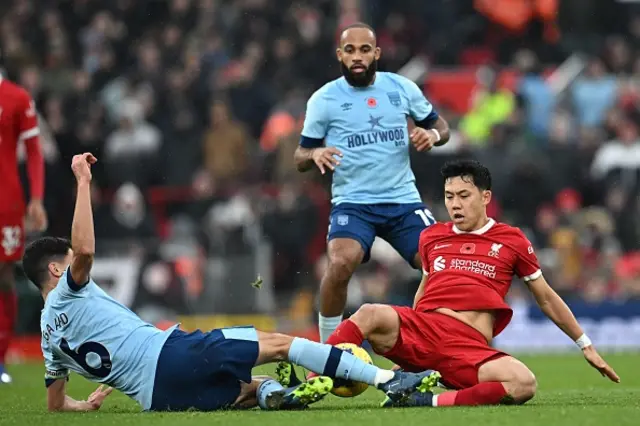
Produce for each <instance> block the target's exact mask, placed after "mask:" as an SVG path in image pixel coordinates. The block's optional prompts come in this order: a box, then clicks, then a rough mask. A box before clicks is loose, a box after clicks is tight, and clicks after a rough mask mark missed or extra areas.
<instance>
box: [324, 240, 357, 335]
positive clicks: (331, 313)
mask: <svg viewBox="0 0 640 426" xmlns="http://www.w3.org/2000/svg"><path fill="white" fill-rule="evenodd" d="M327 255H328V258H329V264H328V265H327V269H326V271H325V273H324V276H323V277H322V281H321V282H320V316H319V326H320V341H321V342H325V341H326V340H327V338H328V337H329V336H330V335H331V333H333V331H334V330H335V329H336V328H337V327H338V325H339V324H340V323H341V322H342V315H343V312H344V307H345V305H346V303H347V286H348V285H349V280H351V276H352V275H353V273H354V271H355V270H356V268H357V267H358V265H360V263H362V259H363V258H364V250H363V249H362V246H361V245H360V243H359V242H358V241H356V240H352V239H350V238H335V239H333V240H331V241H329V245H328V248H327Z"/></svg>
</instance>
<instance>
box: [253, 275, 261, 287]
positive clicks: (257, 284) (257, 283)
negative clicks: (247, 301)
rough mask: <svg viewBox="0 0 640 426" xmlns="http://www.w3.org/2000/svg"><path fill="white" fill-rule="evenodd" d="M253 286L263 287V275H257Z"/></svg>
mask: <svg viewBox="0 0 640 426" xmlns="http://www.w3.org/2000/svg"><path fill="white" fill-rule="evenodd" d="M251 287H253V288H257V289H261V288H262V277H261V276H260V274H258V276H257V277H256V279H255V281H254V282H252V283H251Z"/></svg>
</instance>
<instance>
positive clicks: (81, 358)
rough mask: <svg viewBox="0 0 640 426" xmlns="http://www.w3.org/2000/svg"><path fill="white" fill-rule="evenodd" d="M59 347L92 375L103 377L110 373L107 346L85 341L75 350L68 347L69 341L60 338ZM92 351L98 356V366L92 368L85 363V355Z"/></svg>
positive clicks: (109, 358)
mask: <svg viewBox="0 0 640 426" xmlns="http://www.w3.org/2000/svg"><path fill="white" fill-rule="evenodd" d="M60 349H61V350H62V352H64V353H65V354H67V355H69V356H70V357H71V358H72V359H73V360H74V361H75V362H76V363H77V364H78V365H79V366H80V367H82V369H83V370H84V371H86V372H87V373H89V374H91V375H92V376H95V377H99V378H101V379H104V378H105V377H107V376H108V375H109V374H110V373H111V355H110V354H109V351H108V350H107V348H105V347H104V346H102V345H101V344H100V343H96V342H86V343H83V344H82V345H80V347H79V348H78V349H76V350H75V351H74V350H72V349H71V348H70V347H69V343H68V342H67V341H66V340H65V339H62V340H61V341H60ZM90 353H94V354H96V355H98V356H99V357H100V367H98V368H94V367H91V366H90V365H89V364H87V355H89V354H90Z"/></svg>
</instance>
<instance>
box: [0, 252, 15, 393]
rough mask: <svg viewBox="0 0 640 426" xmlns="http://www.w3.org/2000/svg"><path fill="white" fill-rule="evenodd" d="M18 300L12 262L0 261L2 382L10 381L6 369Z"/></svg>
mask: <svg viewBox="0 0 640 426" xmlns="http://www.w3.org/2000/svg"><path fill="white" fill-rule="evenodd" d="M16 310H17V301H16V294H15V276H14V271H13V264H12V263H0V384H2V383H10V382H11V376H9V374H8V373H6V371H5V369H4V363H5V357H6V355H7V351H8V350H9V344H10V343H11V337H12V336H13V327H14V324H15V319H16V313H17V312H16Z"/></svg>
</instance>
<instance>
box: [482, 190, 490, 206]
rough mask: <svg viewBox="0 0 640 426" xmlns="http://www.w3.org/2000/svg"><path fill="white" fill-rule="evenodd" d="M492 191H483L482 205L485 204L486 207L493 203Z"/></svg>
mask: <svg viewBox="0 0 640 426" xmlns="http://www.w3.org/2000/svg"><path fill="white" fill-rule="evenodd" d="M491 195H492V193H491V191H490V190H488V189H485V190H484V191H482V204H484V206H485V207H486V206H488V205H489V203H490V202H491Z"/></svg>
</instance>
